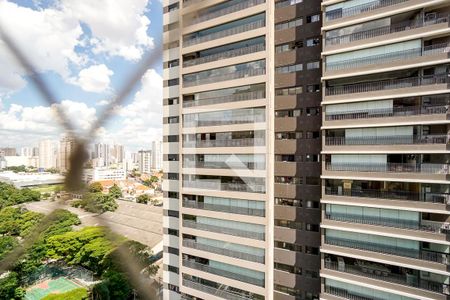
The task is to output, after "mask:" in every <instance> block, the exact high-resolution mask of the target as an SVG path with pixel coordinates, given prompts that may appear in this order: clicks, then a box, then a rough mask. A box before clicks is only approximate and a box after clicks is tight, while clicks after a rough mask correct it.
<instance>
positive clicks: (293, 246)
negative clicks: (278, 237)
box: [275, 241, 302, 252]
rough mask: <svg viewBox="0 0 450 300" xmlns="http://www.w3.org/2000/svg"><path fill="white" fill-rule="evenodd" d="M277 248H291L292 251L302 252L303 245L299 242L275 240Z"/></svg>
mask: <svg viewBox="0 0 450 300" xmlns="http://www.w3.org/2000/svg"><path fill="white" fill-rule="evenodd" d="M275 248H280V249H285V250H290V251H296V252H302V246H301V245H297V244H291V243H286V242H280V241H275Z"/></svg>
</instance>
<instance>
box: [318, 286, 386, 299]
mask: <svg viewBox="0 0 450 300" xmlns="http://www.w3.org/2000/svg"><path fill="white" fill-rule="evenodd" d="M325 293H327V294H330V295H334V296H337V297H340V298H342V299H348V300H386V299H384V298H378V297H375V296H373V295H370V296H369V295H357V294H356V293H357V292H355V291H348V290H346V289H342V288H337V287H334V286H329V285H325Z"/></svg>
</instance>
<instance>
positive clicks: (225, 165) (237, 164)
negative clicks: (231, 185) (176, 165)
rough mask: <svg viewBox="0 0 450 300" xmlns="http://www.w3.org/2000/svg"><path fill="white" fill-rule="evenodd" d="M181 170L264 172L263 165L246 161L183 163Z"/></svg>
mask: <svg viewBox="0 0 450 300" xmlns="http://www.w3.org/2000/svg"><path fill="white" fill-rule="evenodd" d="M183 168H198V169H225V170H229V169H234V170H236V169H240V170H264V169H265V164H264V163H255V162H248V161H241V160H239V161H232V160H230V161H184V162H183Z"/></svg>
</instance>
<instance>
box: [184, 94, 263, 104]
mask: <svg viewBox="0 0 450 300" xmlns="http://www.w3.org/2000/svg"><path fill="white" fill-rule="evenodd" d="M264 98H266V92H265V91H253V92H247V93H238V94H233V95H227V96H222V97H214V98H204V99H198V100H188V101H186V100H184V101H183V107H194V106H201V105H211V104H219V103H228V102H238V101H246V100H256V99H264Z"/></svg>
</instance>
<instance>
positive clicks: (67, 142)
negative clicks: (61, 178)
mask: <svg viewBox="0 0 450 300" xmlns="http://www.w3.org/2000/svg"><path fill="white" fill-rule="evenodd" d="M74 150H75V139H74V138H73V137H71V136H64V137H63V138H62V139H61V140H60V141H59V155H58V168H59V170H60V171H61V172H67V171H68V170H69V169H70V156H71V154H72V152H73V151H74Z"/></svg>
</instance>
